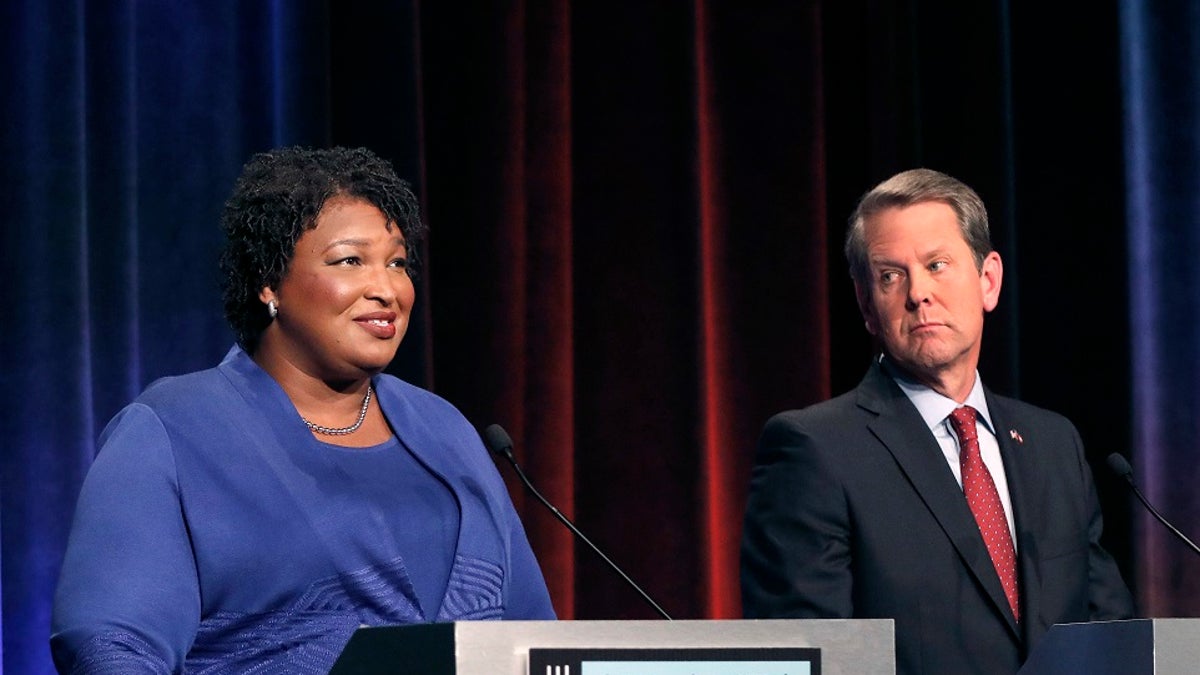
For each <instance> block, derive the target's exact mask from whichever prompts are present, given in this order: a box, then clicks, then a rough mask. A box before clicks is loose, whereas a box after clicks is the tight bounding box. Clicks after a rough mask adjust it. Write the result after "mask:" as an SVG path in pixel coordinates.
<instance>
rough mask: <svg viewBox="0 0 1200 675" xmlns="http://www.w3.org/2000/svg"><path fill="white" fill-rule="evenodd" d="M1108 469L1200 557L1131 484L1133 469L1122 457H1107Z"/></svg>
mask: <svg viewBox="0 0 1200 675" xmlns="http://www.w3.org/2000/svg"><path fill="white" fill-rule="evenodd" d="M1108 468H1110V469H1112V470H1113V473H1115V474H1117V475H1118V476H1120V477H1121V478H1124V479H1125V482H1126V483H1129V487H1130V488H1132V489H1133V494H1135V495H1137V498H1138V499H1139V500H1141V502H1142V504H1144V505H1145V506H1146V509H1147V510H1148V511H1150V513H1151V515H1153V516H1154V517H1155V518H1157V519H1158V522H1160V523H1162V524H1163V525H1164V526H1165V527H1166V528H1167V529H1168V530H1170V531H1171V533H1172V534H1174V535H1175V536H1176V537H1179V539H1180V540H1181V541H1183V543H1185V544H1187V545H1188V546H1189V547H1190V548H1191V549H1192V552H1194V553H1195V554H1196V555H1200V547H1198V546H1196V544H1195V543H1193V542H1192V540H1191V539H1188V538H1187V535H1185V534H1184V533H1182V532H1180V531H1179V530H1178V529H1176V528H1175V526H1174V525H1172V524H1171V523H1168V522H1167V519H1166V518H1163V516H1162V514H1161V513H1159V512H1158V509H1156V508H1154V506H1152V505H1151V504H1150V501H1149V500H1147V499H1146V497H1145V496H1144V495H1143V494H1142V491H1141V490H1139V489H1138V486H1137V483H1134V482H1133V467H1132V466H1129V462H1128V461H1126V460H1125V458H1124V457H1122V456H1121V455H1120V454H1118V453H1115V452H1114V453H1113V454H1111V455H1109V456H1108Z"/></svg>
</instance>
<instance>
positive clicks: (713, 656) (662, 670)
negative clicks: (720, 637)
mask: <svg viewBox="0 0 1200 675" xmlns="http://www.w3.org/2000/svg"><path fill="white" fill-rule="evenodd" d="M529 675H821V650H820V649H816V648H806V647H804V648H801V647H786V648H756V649H741V648H724V649H720V648H703V647H700V648H661V649H597V648H587V649H574V648H563V649H541V648H537V647H533V648H530V650H529Z"/></svg>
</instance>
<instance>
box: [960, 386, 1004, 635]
mask: <svg viewBox="0 0 1200 675" xmlns="http://www.w3.org/2000/svg"><path fill="white" fill-rule="evenodd" d="M950 426H951V427H953V428H954V433H955V435H957V436H958V445H959V450H960V452H959V457H958V461H959V463H960V464H961V465H962V484H963V492H964V493H965V494H966V496H967V506H969V507H970V508H971V513H973V514H975V523H976V524H978V525H979V532H980V533H981V534H982V535H983V543H984V545H986V546H987V550H988V555H990V556H991V557H992V565H994V566H995V567H996V574H998V575H999V576H1000V585H1001V586H1003V587H1004V595H1005V597H1007V598H1008V605H1009V606H1010V607H1012V612H1013V617H1014V618H1016V619H1017V620H1018V621H1020V620H1021V613H1020V609H1019V607H1018V606H1017V552H1016V550H1015V549H1014V548H1013V542H1012V533H1011V532H1009V529H1008V519H1007V518H1006V517H1005V516H1004V505H1003V504H1002V503H1000V493H999V492H997V491H996V484H995V483H994V482H993V481H992V474H991V473H989V472H988V470H987V466H986V465H984V463H983V456H982V455H980V454H979V433H978V432H977V431H976V429H975V409H974V408H972V407H971V406H963V407H961V408H959V409H957V410H955V411H954V412H952V413H950Z"/></svg>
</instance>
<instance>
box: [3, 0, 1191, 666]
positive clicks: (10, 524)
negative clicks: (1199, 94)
mask: <svg viewBox="0 0 1200 675" xmlns="http://www.w3.org/2000/svg"><path fill="white" fill-rule="evenodd" d="M191 4H192V5H193V6H183V5H184V3H165V2H134V1H132V0H127V1H126V2H88V1H86V0H77V1H76V2H72V3H67V2H61V3H57V2H56V3H44V2H41V1H40V0H13V1H11V2H6V3H3V4H2V6H0V25H2V26H4V32H5V39H4V40H0V78H2V79H0V84H3V91H4V92H5V96H4V97H2V98H3V102H2V103H0V106H3V108H2V110H3V113H4V116H3V128H2V130H0V133H2V134H3V146H2V148H0V149H2V150H3V155H2V157H0V167H2V168H0V170H2V171H3V174H2V180H0V199H2V201H0V208H2V212H3V240H2V245H3V246H2V253H0V255H2V256H3V259H2V263H3V264H2V266H0V275H2V276H0V294H2V295H0V298H2V300H3V305H2V306H3V310H4V315H3V320H2V326H3V327H2V329H0V359H2V361H0V402H2V404H3V406H2V409H3V410H4V415H3V420H4V422H5V431H6V433H5V434H4V437H3V440H2V441H0V443H3V468H2V473H0V591H2V592H3V614H2V623H0V631H2V633H3V642H2V644H3V665H4V667H6V668H7V669H8V670H9V672H12V673H49V672H52V666H51V665H50V663H49V654H48V649H47V639H48V624H49V611H50V604H51V600H52V594H53V589H54V584H55V580H56V577H57V573H58V568H59V564H60V561H61V556H62V551H63V547H64V544H65V540H66V535H67V531H68V529H69V526H70V519H71V514H72V510H73V508H74V500H75V496H76V493H77V491H78V489H79V485H80V481H81V480H82V476H83V475H84V472H85V471H86V470H87V467H88V465H89V464H90V462H91V460H92V458H93V456H94V453H95V451H96V447H95V439H96V437H97V436H98V434H99V432H100V431H101V429H102V428H103V427H104V425H105V423H106V422H107V420H108V419H109V418H110V417H111V416H112V415H113V414H114V413H115V412H116V411H117V410H119V409H120V407H121V406H123V405H124V404H125V403H127V402H128V401H129V400H131V399H132V398H133V397H134V396H136V395H137V393H138V392H139V391H140V390H141V389H142V388H143V387H144V386H145V385H146V384H148V383H149V382H150V381H152V380H153V379H155V378H157V377H161V376H164V375H169V374H175V373H181V372H186V371H191V370H196V369H201V368H206V367H209V366H211V365H213V364H214V363H216V361H217V360H218V359H219V358H220V356H221V355H222V354H223V353H224V352H225V351H226V350H227V349H228V347H229V345H230V344H231V343H232V337H231V334H230V332H229V330H228V328H227V327H226V326H225V323H224V320H223V318H222V316H221V307H220V299H219V291H218V285H219V279H218V277H217V272H216V256H217V251H218V249H219V246H220V235H219V231H218V227H217V219H218V215H219V211H220V207H221V203H222V201H223V200H224V198H225V196H226V195H227V194H228V192H229V190H230V188H231V186H232V183H233V179H234V177H235V176H236V175H237V172H238V170H239V168H240V166H241V164H242V163H243V162H244V161H245V160H246V159H247V158H248V157H249V156H250V155H251V154H252V153H253V152H256V151H260V150H264V149H267V148H270V147H274V146H279V145H289V144H306V145H331V144H341V145H366V146H368V147H371V148H373V149H374V150H376V151H377V152H379V153H380V154H382V155H384V156H385V157H387V158H389V159H390V160H392V161H393V162H394V163H395V165H396V167H397V169H398V171H399V172H400V173H401V174H402V175H404V176H406V177H408V178H410V179H411V180H412V181H413V182H414V184H415V185H416V186H417V187H418V190H419V193H420V195H421V197H422V203H423V205H424V208H425V213H426V218H427V220H428V222H429V224H430V227H431V235H430V239H429V242H428V250H427V251H426V260H427V261H428V267H427V269H426V271H425V274H424V275H423V277H422V278H421V279H420V280H419V283H418V293H419V307H418V311H417V315H416V316H415V317H414V323H413V326H412V328H411V330H410V332H409V335H408V337H407V338H406V340H405V344H404V345H403V346H402V347H401V354H400V357H399V359H398V360H397V362H396V363H395V364H394V365H393V368H392V370H393V372H395V373H396V374H398V375H400V376H402V377H405V378H406V379H409V380H410V381H413V382H415V383H417V384H420V385H422V386H426V387H429V388H431V389H433V390H435V391H437V392H438V393H439V394H441V395H443V396H445V397H447V398H448V399H450V400H451V401H452V402H454V403H456V404H457V405H458V406H460V407H461V408H462V410H463V411H464V412H465V413H466V414H467V415H468V417H469V418H470V419H471V420H472V421H474V422H475V423H476V424H477V425H478V426H480V427H482V426H484V425H486V424H489V423H492V422H499V423H501V424H503V425H504V426H505V427H507V429H508V430H509V431H510V433H511V434H512V436H513V438H514V440H515V441H516V443H517V446H518V448H517V454H518V457H519V458H520V459H521V461H522V462H523V463H524V464H525V465H526V467H527V470H528V472H529V473H530V474H531V476H532V477H533V479H534V480H535V481H536V482H538V483H539V484H540V485H541V487H542V490H543V492H545V493H546V494H547V495H548V496H549V497H550V498H551V499H552V500H553V501H554V502H556V503H557V504H558V505H559V506H560V508H562V510H563V511H565V512H566V513H567V514H569V515H571V516H573V517H574V518H575V520H576V521H577V523H578V524H579V525H580V527H581V528H582V529H583V530H584V531H585V532H587V533H588V534H589V536H590V537H591V538H592V539H593V540H595V541H596V542H597V543H599V544H601V545H602V546H603V547H604V548H605V549H606V550H607V551H608V553H609V554H610V556H611V557H612V558H613V559H615V560H616V561H617V562H618V563H620V564H621V565H623V566H624V567H625V568H626V570H627V571H628V572H629V573H630V574H631V575H632V576H633V577H634V578H636V579H638V580H639V581H640V582H641V583H642V585H643V586H644V587H645V588H646V589H647V590H648V591H649V592H650V593H651V594H652V595H653V596H654V597H655V598H656V599H657V600H658V602H659V603H660V604H662V605H663V606H664V607H665V608H666V609H667V610H668V611H669V612H671V613H672V614H673V615H674V616H676V617H679V618H727V617H736V616H738V615H739V612H740V609H739V597H738V588H737V546H738V540H739V537H740V520H741V510H742V507H743V503H744V499H745V490H746V483H747V480H748V477H749V467H750V463H751V460H752V453H753V448H754V443H755V440H756V436H757V433H758V430H759V428H760V426H761V424H762V423H763V421H765V419H766V418H767V417H768V416H769V415H770V414H772V413H773V412H776V411H778V410H781V409H784V408H788V407H798V406H803V405H807V404H810V403H813V402H816V401H819V400H821V399H823V398H826V397H828V396H830V395H831V394H833V393H838V392H841V391H844V390H846V389H848V388H850V387H852V386H853V385H854V384H855V383H856V382H857V381H858V379H859V378H860V377H861V375H862V373H863V372H864V371H865V369H866V366H867V363H868V360H869V357H870V355H871V349H872V347H871V344H870V342H869V341H868V339H867V336H866V335H865V331H864V330H863V329H862V322H861V319H860V318H859V317H858V315H857V311H856V309H855V307H854V299H853V294H852V290H851V286H850V283H849V280H848V277H847V275H846V272H845V265H844V261H843V259H842V256H841V252H840V249H841V237H842V231H843V228H844V222H845V218H846V216H847V215H848V214H849V212H850V210H851V209H852V208H853V205H854V202H855V200H856V199H857V197H858V196H859V195H860V194H861V193H862V192H863V191H864V190H866V189H867V188H869V187H870V186H871V185H873V184H874V183H876V182H878V181H879V180H881V179H883V178H885V177H887V176H888V175H890V174H892V173H894V172H895V171H898V170H901V169H905V168H910V167H913V166H929V167H932V168H937V169H941V170H944V171H947V172H949V173H951V174H954V175H956V176H958V177H960V178H962V179H963V180H965V181H966V182H968V183H970V184H971V185H973V186H974V187H976V188H977V189H978V190H979V191H980V193H981V194H982V196H983V197H984V199H985V201H986V202H987V203H988V205H989V207H990V210H991V214H992V221H993V228H994V239H995V241H996V243H997V245H998V247H999V249H1000V252H1001V254H1002V256H1003V257H1004V260H1005V264H1006V275H1005V288H1004V293H1003V296H1002V300H1001V304H1000V307H999V308H998V309H997V311H996V312H995V313H994V314H993V315H992V316H991V317H990V318H989V325H988V329H987V335H986V339H985V345H986V346H985V348H984V351H985V361H984V363H983V364H982V366H981V368H982V371H983V375H984V378H985V380H986V381H987V382H988V383H989V384H990V385H991V386H992V387H993V388H995V389H996V390H998V391H1000V392H1002V393H1009V394H1014V395H1018V396H1021V397H1023V398H1025V399H1027V400H1029V401H1031V402H1033V403H1036V404H1040V405H1044V406H1047V407H1050V408H1053V409H1056V410H1059V411H1061V412H1063V413H1065V414H1067V415H1068V416H1070V417H1071V418H1072V419H1073V420H1074V421H1075V422H1076V423H1077V424H1078V426H1079V428H1080V431H1081V433H1082V435H1083V437H1084V440H1085V442H1087V443H1088V448H1089V457H1090V459H1092V460H1093V464H1094V466H1095V467H1096V469H1097V478H1098V484H1099V489H1100V492H1101V498H1102V501H1103V503H1104V507H1105V514H1106V517H1107V519H1108V537H1107V540H1106V541H1107V543H1108V544H1109V546H1110V548H1111V549H1112V550H1113V551H1114V552H1115V553H1116V555H1117V556H1118V559H1119V561H1120V563H1121V565H1122V568H1123V570H1124V571H1125V573H1126V576H1127V578H1128V579H1129V580H1130V582H1131V583H1133V584H1134V585H1135V587H1136V592H1137V596H1138V599H1139V602H1140V603H1141V609H1142V612H1143V613H1144V614H1146V615H1155V616H1175V615H1195V614H1196V613H1197V612H1200V589H1198V588H1197V583H1198V582H1197V580H1196V574H1197V565H1196V561H1194V560H1193V559H1191V558H1189V557H1186V551H1184V550H1183V549H1182V548H1181V547H1180V546H1179V545H1178V544H1177V543H1175V542H1173V541H1170V540H1168V539H1166V538H1165V537H1162V536H1161V535H1160V533H1159V531H1158V530H1157V529H1155V528H1154V527H1152V525H1153V524H1152V523H1149V522H1146V521H1145V520H1144V519H1143V518H1142V516H1141V515H1140V512H1138V515H1136V516H1134V515H1132V514H1131V511H1130V509H1131V507H1130V502H1129V500H1128V498H1127V495H1126V493H1125V492H1124V491H1123V489H1122V486H1121V485H1120V484H1119V482H1118V481H1116V480H1114V479H1113V478H1112V477H1111V476H1109V475H1108V474H1107V472H1106V470H1105V469H1104V467H1103V459H1104V457H1105V456H1106V455H1107V454H1108V453H1110V452H1114V451H1118V452H1123V453H1125V454H1126V455H1127V456H1129V457H1130V458H1131V459H1132V461H1133V463H1134V466H1135V469H1137V470H1139V475H1141V476H1144V481H1145V484H1146V488H1147V491H1148V493H1149V494H1150V496H1151V498H1152V499H1155V500H1156V501H1157V502H1158V503H1159V506H1160V507H1161V508H1162V510H1164V511H1165V512H1167V513H1168V514H1170V515H1171V516H1172V517H1174V518H1175V519H1176V520H1178V522H1179V524H1180V525H1181V526H1182V527H1183V529H1185V530H1188V531H1191V532H1193V533H1195V527H1194V526H1193V523H1196V522H1198V521H1200V503H1198V502H1197V498H1196V497H1195V490H1194V489H1192V487H1193V486H1194V485H1195V484H1196V483H1197V478H1198V477H1200V476H1198V475H1197V474H1198V473H1200V470H1198V469H1196V468H1195V466H1196V463H1195V462H1193V461H1191V459H1190V453H1191V452H1192V448H1194V447H1195V446H1196V443H1197V440H1198V439H1197V435H1198V432H1200V425H1198V424H1196V423H1195V422H1194V421H1193V420H1194V419H1195V418H1196V415H1195V412H1194V411H1195V409H1196V405H1195V404H1196V402H1197V398H1198V397H1200V385H1198V384H1197V383H1198V382H1200V378H1198V377H1197V373H1198V371H1200V366H1198V365H1197V362H1196V358H1195V357H1194V356H1193V354H1195V353H1196V336H1197V334H1198V333H1200V330H1198V329H1200V325H1198V322H1197V319H1196V315H1197V313H1196V307H1197V305H1198V304H1200V279H1198V278H1197V275H1196V273H1195V272H1193V271H1191V270H1192V265H1191V264H1190V263H1191V262H1192V261H1193V260H1194V259H1195V258H1196V250H1195V249H1196V247H1197V241H1198V240H1200V234H1198V233H1200V224H1198V218H1200V213H1197V212H1198V210H1200V207H1198V203H1197V201H1196V199H1195V197H1194V196H1193V195H1194V194H1195V191H1196V186H1197V185H1198V184H1200V183H1198V182H1197V178H1200V176H1198V173H1200V171H1198V168H1200V167H1198V158H1200V148H1197V147H1196V141H1195V139H1196V138H1198V137H1200V133H1198V132H1200V111H1198V110H1197V107H1196V98H1195V92H1196V91H1197V87H1196V79H1197V76H1198V74H1200V63H1198V57H1197V54H1200V49H1198V48H1197V47H1198V45H1200V21H1198V20H1197V19H1198V17H1197V16H1196V15H1195V12H1196V10H1187V11H1184V10H1180V9H1178V8H1174V9H1171V8H1168V7H1167V5H1168V4H1169V3H1163V7H1160V6H1159V4H1158V3H1155V2H1152V1H1151V0H1128V1H1127V2H1121V3H1118V2H1116V1H1114V0H1109V1H1107V2H1098V3H1092V4H1090V5H1089V6H1088V9H1087V12H1086V13H1080V12H1078V11H1068V10H1066V9H1059V8H1056V7H1054V6H1046V3H1043V4H1042V5H1041V6H1039V7H1037V8H1033V7H1032V6H1027V5H1025V4H1019V3H1014V4H1017V5H1018V6H1010V4H1009V2H1008V1H1007V0H991V1H985V2H978V3H961V2H956V1H953V0H907V1H896V2H871V1H868V0H840V1H838V2H823V1H819V0H810V1H799V2H779V3H770V4H768V5H767V6H761V5H760V6H757V7H755V8H753V9H750V8H747V7H743V6H742V5H743V4H744V3H736V2H716V1H706V0H694V1H692V2H657V3H642V2H617V3H613V2H609V3H574V4H571V3H567V2H565V1H559V2H529V1H526V2H520V1H519V0H514V1H512V2H495V3H472V4H471V6H470V7H464V6H462V5H460V4H458V3H441V2H426V3H418V2H411V1H410V2H399V1H396V2H358V3H326V2H318V1H316V0H311V1H307V2H285V1H283V0H275V1H264V2H255V3H245V2H234V1H233V0H214V1H213V2H205V3H191ZM1171 7H1174V5H1172V6H1171ZM1188 12H1191V13H1190V14H1189V13H1188ZM502 469H505V467H502ZM510 488H511V492H512V494H513V497H514V500H515V501H516V502H517V504H518V508H519V509H520V511H521V514H522V517H523V519H524V521H525V523H526V527H527V529H528V531H529V534H530V538H531V540H532V541H533V545H534V547H535V550H536V552H537V554H538V556H539V558H540V560H541V562H542V565H543V567H544V569H545V573H546V577H547V581H548V584H549V586H550V589H551V593H552V596H553V599H554V601H555V605H556V608H557V609H558V612H559V614H560V616H562V617H564V618H648V617H651V616H653V613H652V612H651V610H650V609H649V608H648V607H647V606H645V605H643V604H642V603H641V600H640V599H639V598H638V597H637V596H636V595H635V594H634V593H633V592H632V591H630V590H628V589H627V588H625V587H624V586H623V585H622V583H621V582H620V581H619V580H618V579H617V578H616V577H615V576H614V575H613V574H611V573H610V572H609V571H608V570H606V569H604V568H603V567H602V566H601V565H600V564H599V563H598V562H597V561H596V559H595V558H594V557H593V556H592V555H591V554H590V553H589V552H588V551H586V550H585V549H583V548H581V547H577V546H576V545H575V544H574V543H573V542H572V540H571V539H570V537H569V536H568V534H567V533H566V532H565V531H564V530H563V529H562V528H561V527H560V526H559V525H558V524H557V523H556V522H554V521H553V519H552V518H551V517H550V516H549V515H548V514H547V513H545V512H544V511H543V510H542V509H541V507H540V506H539V505H538V504H536V503H534V501H533V500H532V499H527V498H526V496H525V495H524V494H523V493H522V492H521V491H520V489H519V488H518V486H517V485H516V483H515V482H510Z"/></svg>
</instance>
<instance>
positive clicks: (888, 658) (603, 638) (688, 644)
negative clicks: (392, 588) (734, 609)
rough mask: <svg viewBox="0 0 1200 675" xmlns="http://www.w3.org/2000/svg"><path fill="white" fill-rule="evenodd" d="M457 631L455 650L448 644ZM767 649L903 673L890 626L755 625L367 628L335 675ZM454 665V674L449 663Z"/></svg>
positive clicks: (879, 672)
mask: <svg viewBox="0 0 1200 675" xmlns="http://www.w3.org/2000/svg"><path fill="white" fill-rule="evenodd" d="M413 629H418V630H413ZM451 631H452V633H453V640H452V642H453V645H452V647H450V646H448V645H447V644H446V642H447V639H446V638H447V635H448V634H449V632H451ZM767 647H813V648H817V649H819V650H820V664H821V670H820V672H821V674H822V675H894V673H895V672H896V650H895V638H894V630H893V625H892V621H891V620H890V619H846V620H841V619H803V620H800V619H755V620H745V621H741V620H730V621H702V620H697V621H658V620H654V621H640V620H639V621H460V622H458V623H454V624H440V625H434V626H393V627H380V628H361V629H359V630H358V631H357V632H356V633H355V635H354V638H353V639H351V642H350V644H349V645H347V647H346V650H345V652H343V657H342V659H341V660H339V661H338V665H337V666H336V667H335V668H334V670H333V671H332V675H382V674H384V673H401V672H410V673H411V672H414V671H413V670H411V667H412V666H413V665H414V662H413V661H409V659H411V658H419V659H420V660H421V662H422V663H425V664H440V665H438V666H437V668H436V669H432V670H429V669H423V670H422V671H421V672H425V673H428V675H526V673H527V672H528V667H529V650H530V648H593V649H631V648H632V649H639V648H640V649H653V648H767ZM448 649H452V650H453V658H452V659H450V658H448V657H445V656H444V654H443V653H444V652H445V651H446V650H448ZM451 660H452V661H453V664H452V666H451V665H449V664H448V663H447V662H448V661H451ZM406 663H407V667H406ZM426 668H428V666H427V667H426ZM537 675H541V674H540V673H539V674H537ZM572 675H577V674H574V673H573V674H572Z"/></svg>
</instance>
